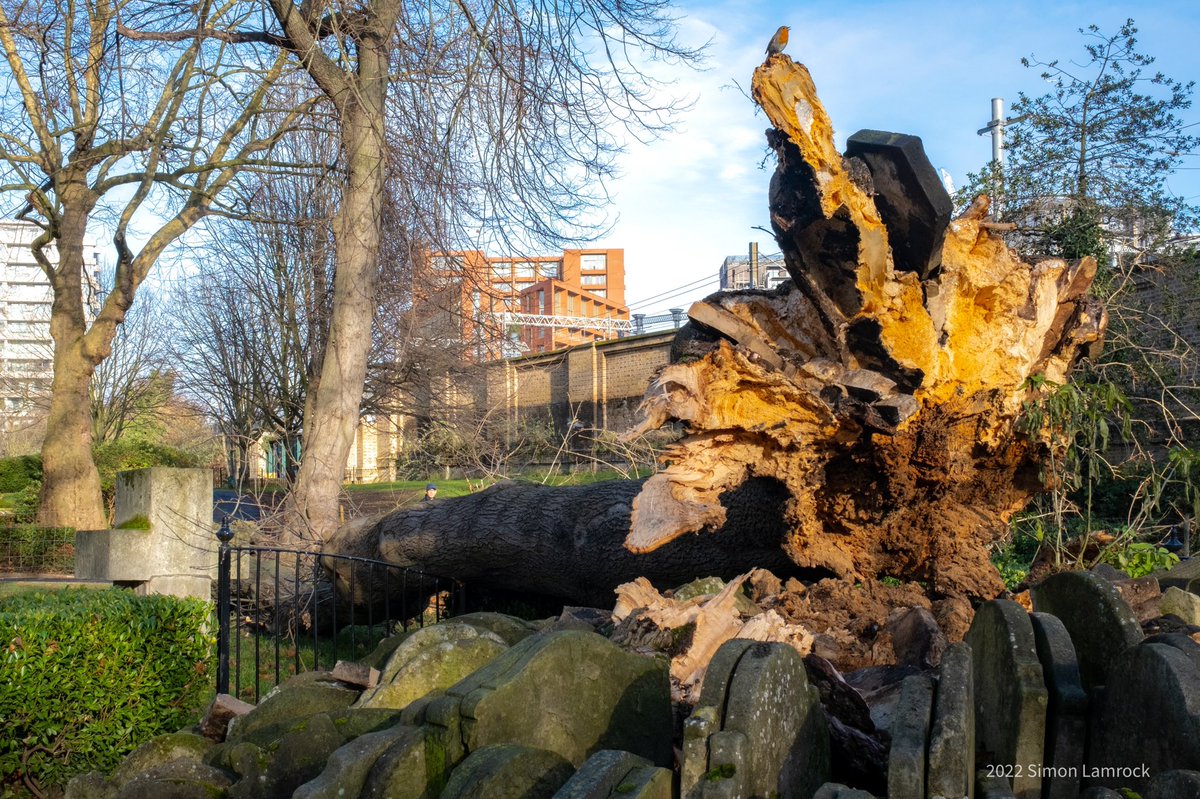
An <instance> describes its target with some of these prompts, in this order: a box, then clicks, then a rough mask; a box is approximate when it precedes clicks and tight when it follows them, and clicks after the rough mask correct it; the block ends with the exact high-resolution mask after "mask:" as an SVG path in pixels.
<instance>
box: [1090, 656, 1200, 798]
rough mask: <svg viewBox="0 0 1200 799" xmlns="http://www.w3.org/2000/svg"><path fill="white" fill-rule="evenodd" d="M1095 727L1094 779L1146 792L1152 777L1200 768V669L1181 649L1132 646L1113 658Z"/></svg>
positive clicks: (1092, 748)
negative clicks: (1113, 677) (1114, 676)
mask: <svg viewBox="0 0 1200 799" xmlns="http://www.w3.org/2000/svg"><path fill="white" fill-rule="evenodd" d="M1112 668H1113V670H1114V672H1113V673H1114V674H1116V675H1120V677H1119V678H1118V679H1113V680H1111V681H1110V682H1109V684H1108V685H1107V686H1105V690H1104V693H1103V695H1102V696H1101V697H1100V699H1099V703H1098V707H1097V708H1096V712H1095V720H1094V722H1093V723H1092V724H1091V725H1090V727H1089V741H1088V750H1087V751H1088V756H1087V759H1088V775H1087V776H1088V778H1089V779H1088V782H1089V784H1091V785H1099V786H1104V787H1108V788H1131V789H1133V790H1134V791H1138V792H1144V791H1145V790H1146V788H1147V787H1148V786H1149V783H1150V778H1151V777H1152V776H1153V775H1155V774H1159V773H1161V772H1164V771H1170V770H1173V769H1197V768H1200V672H1198V671H1197V669H1196V666H1195V664H1194V663H1193V662H1192V660H1191V659H1190V658H1189V657H1188V656H1187V655H1186V654H1184V653H1183V652H1181V651H1180V650H1179V649H1176V648H1175V647H1172V646H1167V645H1165V644H1160V643H1143V644H1141V645H1139V646H1134V647H1129V648H1128V649H1126V650H1125V651H1124V652H1122V653H1121V654H1120V655H1119V656H1118V657H1117V658H1116V659H1115V660H1114V661H1113V664H1112Z"/></svg>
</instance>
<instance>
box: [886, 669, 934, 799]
mask: <svg viewBox="0 0 1200 799" xmlns="http://www.w3.org/2000/svg"><path fill="white" fill-rule="evenodd" d="M932 713H933V683H932V681H930V679H929V678H928V677H926V676H924V675H916V676H913V677H908V678H906V679H905V680H904V685H903V687H902V688H901V689H900V702H899V703H898V704H897V705H896V715H895V717H894V718H893V719H892V730H891V732H892V748H891V749H889V750H888V771H887V786H888V799H924V797H925V763H926V760H927V757H928V754H927V753H928V750H929V719H930V716H931V715H932Z"/></svg>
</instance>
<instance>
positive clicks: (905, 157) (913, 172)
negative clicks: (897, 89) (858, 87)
mask: <svg viewBox="0 0 1200 799" xmlns="http://www.w3.org/2000/svg"><path fill="white" fill-rule="evenodd" d="M846 157H847V158H859V159H862V161H864V162H865V163H866V165H867V168H868V169H870V171H871V182H872V183H873V184H874V188H875V207H876V208H878V209H879V215H880V217H881V218H882V219H883V224H884V226H885V227H887V230H888V243H889V244H891V246H892V257H893V260H894V261H895V265H896V269H897V270H902V271H905V272H916V273H917V274H919V275H920V276H921V277H922V278H926V277H929V275H930V274H931V273H932V272H933V271H934V270H935V269H937V267H938V266H939V265H940V264H941V262H942V241H943V239H944V238H945V236H946V226H947V225H948V224H949V223H950V214H951V213H952V211H953V206H952V204H951V202H950V195H949V194H947V193H946V188H945V186H943V185H942V181H941V179H940V178H939V177H938V173H937V170H935V169H934V168H933V165H932V164H931V163H929V158H928V157H927V156H926V155H925V148H924V146H923V145H922V143H921V140H920V139H919V138H918V137H916V136H908V135H905V134H902V133H887V132H885V131H879V130H860V131H858V132H857V133H855V134H854V135H852V136H851V137H850V138H849V139H847V140H846Z"/></svg>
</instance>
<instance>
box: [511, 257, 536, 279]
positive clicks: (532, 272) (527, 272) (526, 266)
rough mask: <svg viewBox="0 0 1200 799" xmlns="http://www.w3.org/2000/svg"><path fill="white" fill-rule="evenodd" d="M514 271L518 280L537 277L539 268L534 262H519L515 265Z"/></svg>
mask: <svg viewBox="0 0 1200 799" xmlns="http://www.w3.org/2000/svg"><path fill="white" fill-rule="evenodd" d="M514 271H515V273H516V276H517V279H518V280H520V279H521V278H535V277H537V266H536V265H535V264H534V263H533V261H518V262H517V263H516V264H514Z"/></svg>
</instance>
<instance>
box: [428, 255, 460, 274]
mask: <svg viewBox="0 0 1200 799" xmlns="http://www.w3.org/2000/svg"><path fill="white" fill-rule="evenodd" d="M432 261H433V268H434V269H436V270H437V271H439V272H455V271H461V270H462V265H463V261H462V258H460V257H458V256H457V255H435V256H434V257H433V259H432Z"/></svg>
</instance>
